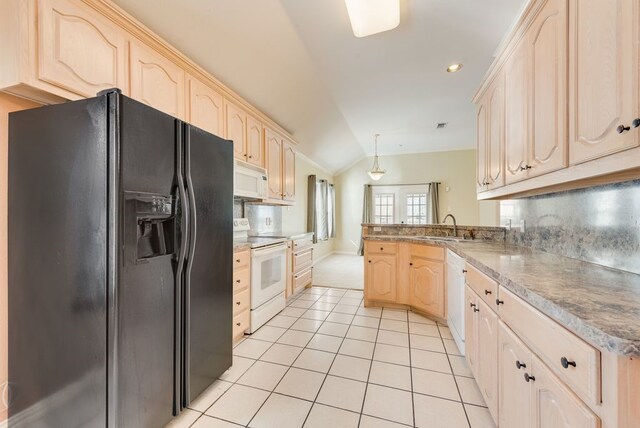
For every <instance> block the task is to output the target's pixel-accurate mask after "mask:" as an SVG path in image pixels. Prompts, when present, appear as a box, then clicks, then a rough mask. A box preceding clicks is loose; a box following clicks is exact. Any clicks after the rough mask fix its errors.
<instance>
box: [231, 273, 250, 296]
mask: <svg viewBox="0 0 640 428" xmlns="http://www.w3.org/2000/svg"><path fill="white" fill-rule="evenodd" d="M249 284H251V271H250V270H249V268H248V267H246V268H243V269H236V270H234V271H233V292H234V293H237V292H238V291H242V290H244V289H246V288H248V287H249Z"/></svg>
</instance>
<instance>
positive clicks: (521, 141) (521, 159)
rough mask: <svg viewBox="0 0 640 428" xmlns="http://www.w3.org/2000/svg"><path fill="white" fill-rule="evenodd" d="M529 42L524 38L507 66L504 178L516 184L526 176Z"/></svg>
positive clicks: (507, 181)
mask: <svg viewBox="0 0 640 428" xmlns="http://www.w3.org/2000/svg"><path fill="white" fill-rule="evenodd" d="M527 47H528V45H527V43H526V39H524V38H523V39H522V40H521V41H520V43H519V44H518V46H517V47H516V48H515V50H514V52H513V53H512V54H511V57H510V58H509V60H508V61H507V64H506V65H505V116H504V119H505V128H506V131H505V132H506V136H505V180H506V183H507V184H509V183H514V182H516V181H520V180H522V179H524V178H527V175H528V174H527V172H526V171H525V170H522V169H521V168H524V167H525V166H526V165H527V151H528V150H527V148H528V145H529V142H528V141H527V137H528V133H527V128H528V126H529V118H528V116H527V115H528V108H527V107H528V103H529V92H528V90H529V88H528V84H527V82H528V79H529V73H528V68H529V64H528V61H527V53H528V51H527Z"/></svg>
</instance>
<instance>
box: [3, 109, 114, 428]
mask: <svg viewBox="0 0 640 428" xmlns="http://www.w3.org/2000/svg"><path fill="white" fill-rule="evenodd" d="M107 165H108V163H107V98H106V97H100V98H93V99H89V100H82V101H76V102H72V103H67V104H61V105H56V106H48V107H42V108H38V109H34V110H28V111H23V112H19V113H13V114H11V115H10V116H9V219H8V221H9V225H8V226H9V227H8V230H9V236H8V239H9V243H8V244H9V260H8V269H9V296H8V297H9V365H8V371H9V383H8V390H7V389H5V391H4V392H5V394H3V396H2V399H4V400H7V399H8V403H7V402H5V403H4V404H8V409H9V417H10V422H9V427H11V428H14V427H16V428H17V427H23V426H24V427H30V428H32V427H69V428H72V427H98V426H102V427H104V426H105V421H106V417H107V412H106V405H107V397H106V393H107V375H106V369H107V363H106V356H107V338H106V334H107V294H106V293H107V288H106V284H107V242H108V239H107V235H108V230H107V229H108V226H107V223H108V221H107V215H106V213H107V194H108V189H107ZM2 352H4V350H3V351H2ZM0 403H1V402H0ZM0 405H1V404H0ZM0 425H1V424H0Z"/></svg>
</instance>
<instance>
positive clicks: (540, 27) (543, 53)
mask: <svg viewBox="0 0 640 428" xmlns="http://www.w3.org/2000/svg"><path fill="white" fill-rule="evenodd" d="M529 33H530V36H529V39H530V45H531V62H532V74H533V77H532V86H533V88H532V114H531V120H532V124H531V133H532V134H531V156H530V157H531V166H532V169H531V170H530V171H529V176H535V175H540V174H545V173H547V172H551V171H555V170H557V169H561V168H564V167H566V166H567V35H568V17H567V0H549V1H548V2H547V3H546V4H545V6H544V7H543V8H542V10H541V11H540V12H539V14H538V15H537V17H536V19H535V20H534V22H533V23H532V25H531V28H530V29H529Z"/></svg>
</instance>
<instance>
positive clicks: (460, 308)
mask: <svg viewBox="0 0 640 428" xmlns="http://www.w3.org/2000/svg"><path fill="white" fill-rule="evenodd" d="M463 270H464V259H463V258H462V257H460V256H459V255H457V254H456V253H454V252H453V251H451V250H447V293H448V295H449V300H448V303H447V304H448V307H447V309H448V311H447V312H448V314H447V321H448V323H449V329H450V330H451V335H452V336H453V339H454V340H455V341H456V344H457V345H458V349H460V352H462V355H465V352H464V273H463Z"/></svg>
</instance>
